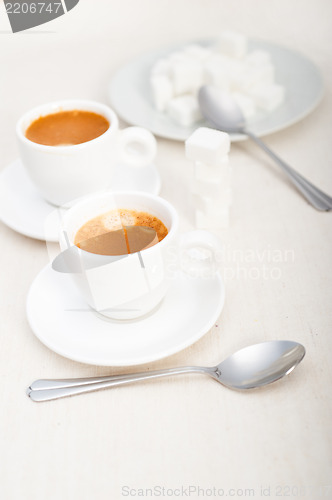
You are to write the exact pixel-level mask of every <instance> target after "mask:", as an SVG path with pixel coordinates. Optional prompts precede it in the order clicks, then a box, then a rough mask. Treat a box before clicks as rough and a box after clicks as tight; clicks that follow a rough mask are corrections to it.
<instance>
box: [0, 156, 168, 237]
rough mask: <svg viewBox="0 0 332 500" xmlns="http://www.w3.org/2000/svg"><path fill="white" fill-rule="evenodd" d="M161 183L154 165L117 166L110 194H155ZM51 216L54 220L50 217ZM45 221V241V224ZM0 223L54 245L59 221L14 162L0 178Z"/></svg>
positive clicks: (19, 166)
mask: <svg viewBox="0 0 332 500" xmlns="http://www.w3.org/2000/svg"><path fill="white" fill-rule="evenodd" d="M160 188H161V181H160V176H159V173H158V171H157V169H156V167H155V166H154V165H149V166H147V167H140V168H137V167H130V166H128V165H118V166H117V169H116V172H115V175H114V178H113V181H112V190H113V191H122V190H129V191H144V192H146V193H151V194H159V191H160ZM52 213H54V214H55V215H54V217H51V218H50V216H51V214H52ZM46 219H48V220H47V237H46V236H45V222H46ZM0 220H2V222H4V224H6V225H7V226H8V227H10V228H11V229H13V230H14V231H16V232H18V233H21V234H23V235H25V236H29V237H30V238H35V239H37V240H45V239H46V238H47V241H54V242H57V241H58V234H59V219H58V217H57V216H56V210H55V207H54V206H53V205H51V204H49V203H48V202H47V201H45V200H44V198H43V197H42V196H41V195H40V193H39V192H38V190H37V189H36V188H35V186H34V185H33V183H32V182H31V180H30V178H29V177H28V175H27V173H26V171H25V168H24V166H23V165H22V162H21V161H20V160H19V159H18V160H16V161H14V162H13V163H11V164H10V165H8V166H7V167H6V168H5V169H4V170H3V171H2V172H1V174H0Z"/></svg>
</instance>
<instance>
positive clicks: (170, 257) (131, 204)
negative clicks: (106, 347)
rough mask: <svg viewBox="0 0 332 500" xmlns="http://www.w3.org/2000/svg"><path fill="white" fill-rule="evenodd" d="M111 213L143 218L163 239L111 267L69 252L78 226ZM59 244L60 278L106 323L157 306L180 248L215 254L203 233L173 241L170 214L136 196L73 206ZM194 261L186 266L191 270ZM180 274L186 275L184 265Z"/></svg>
mask: <svg viewBox="0 0 332 500" xmlns="http://www.w3.org/2000/svg"><path fill="white" fill-rule="evenodd" d="M114 209H129V210H137V211H144V212H148V213H149V214H151V215H154V216H156V217H157V218H158V219H160V220H161V221H162V222H163V223H164V224H165V226H166V227H167V229H168V234H167V236H166V237H165V238H164V239H163V240H162V241H160V242H159V243H157V244H155V245H154V246H151V247H149V248H145V249H144V250H142V251H141V252H137V253H133V254H129V255H126V256H125V257H123V258H119V259H118V260H112V261H111V262H110V259H109V258H108V257H107V256H105V255H97V254H92V253H89V252H86V251H84V250H82V249H80V248H77V247H75V245H74V241H75V235H76V233H77V231H78V230H79V229H80V228H81V227H82V225H84V224H85V223H86V222H87V221H88V220H90V219H92V218H94V217H97V216H99V215H102V214H104V213H106V212H108V211H110V210H114ZM59 240H60V247H61V250H62V252H63V255H65V252H66V251H67V255H69V269H68V267H67V269H66V270H64V271H61V272H69V273H70V274H71V276H72V278H73V279H74V281H75V283H76V285H77V288H78V290H79V292H80V293H81V294H82V296H83V297H84V300H85V301H86V303H87V304H88V305H89V306H90V307H91V308H92V309H93V310H95V311H97V312H98V313H100V314H101V315H103V316H105V317H107V318H112V319H133V318H138V317H140V316H143V315H145V314H147V313H149V312H151V311H152V310H153V309H154V308H155V307H156V306H157V305H158V304H159V303H160V302H161V301H162V299H163V298H164V296H165V294H166V293H167V290H168V287H169V285H170V282H171V280H172V279H175V276H176V275H177V274H176V272H175V271H176V268H177V267H178V265H179V261H178V254H179V249H180V248H185V250H186V251H187V252H188V251H189V252H190V251H191V250H193V249H194V252H192V253H193V254H195V251H196V252H197V249H198V248H199V249H202V248H203V249H205V250H207V251H209V252H212V253H214V252H216V251H218V250H220V245H219V241H218V240H217V238H216V237H215V236H214V235H212V234H211V233H209V232H207V231H192V232H189V233H184V234H182V235H181V238H179V217H178V214H177V211H176V210H175V208H174V207H173V206H172V205H171V204H170V203H169V202H168V201H166V200H164V199H163V198H161V197H159V196H154V195H151V194H147V193H141V192H137V191H128V192H118V193H114V192H104V193H98V194H95V195H91V196H88V197H86V198H84V199H82V200H80V201H78V202H77V203H76V204H75V205H74V206H73V207H71V208H70V209H69V210H68V211H67V212H66V213H65V214H64V217H63V220H62V227H61V232H60V238H59ZM68 249H69V252H68ZM71 249H72V250H74V251H71ZM194 260H195V259H193V261H192V262H191V263H190V266H195V262H194ZM70 266H72V272H71V270H70ZM53 268H54V266H53ZM186 268H187V269H186V270H187V271H188V263H187V265H186ZM57 270H59V269H57Z"/></svg>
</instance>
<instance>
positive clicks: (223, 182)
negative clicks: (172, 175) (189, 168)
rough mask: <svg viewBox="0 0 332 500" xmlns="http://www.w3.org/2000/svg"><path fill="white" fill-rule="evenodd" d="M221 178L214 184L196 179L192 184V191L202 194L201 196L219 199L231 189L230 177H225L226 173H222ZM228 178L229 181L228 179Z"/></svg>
mask: <svg viewBox="0 0 332 500" xmlns="http://www.w3.org/2000/svg"><path fill="white" fill-rule="evenodd" d="M220 173H221V176H220V177H219V178H218V179H217V180H216V181H214V182H211V181H209V180H204V181H202V180H197V179H196V178H194V180H193V182H192V189H193V192H194V193H196V194H200V195H201V196H208V197H212V198H219V197H220V196H221V195H222V193H223V192H224V191H225V190H227V189H230V186H231V182H230V180H231V179H230V177H231V176H227V175H223V174H224V172H220ZM227 177H228V179H227Z"/></svg>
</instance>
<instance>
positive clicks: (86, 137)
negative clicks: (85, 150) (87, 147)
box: [25, 110, 110, 146]
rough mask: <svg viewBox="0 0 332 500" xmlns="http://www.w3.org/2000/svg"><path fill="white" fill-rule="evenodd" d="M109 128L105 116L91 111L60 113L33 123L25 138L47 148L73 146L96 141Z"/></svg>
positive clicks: (42, 117)
mask: <svg viewBox="0 0 332 500" xmlns="http://www.w3.org/2000/svg"><path fill="white" fill-rule="evenodd" d="M109 126H110V123H109V121H108V120H106V118H105V117H104V116H102V115H99V114H97V113H93V112H91V111H81V110H71V111H59V112H58V113H52V114H49V115H46V116H41V117H40V118H37V120H35V121H33V122H32V123H31V125H29V127H28V128H27V130H26V132H25V137H26V138H27V139H29V140H30V141H32V142H36V143H37V144H43V145H45V146H72V145H75V144H82V143H83V142H87V141H91V140H92V139H96V137H99V136H100V135H102V134H103V133H104V132H106V130H108V128H109Z"/></svg>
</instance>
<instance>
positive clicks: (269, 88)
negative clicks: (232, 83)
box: [248, 83, 285, 111]
mask: <svg viewBox="0 0 332 500" xmlns="http://www.w3.org/2000/svg"><path fill="white" fill-rule="evenodd" d="M248 95H249V96H250V97H251V98H252V99H253V101H254V102H255V104H256V106H258V107H259V108H261V109H263V110H264V111H272V110H274V109H275V108H277V107H278V106H279V105H280V104H281V103H282V102H283V100H284V97H285V89H284V87H282V86H281V85H277V84H275V83H273V84H271V85H257V86H254V87H252V88H250V89H249V90H248Z"/></svg>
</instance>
